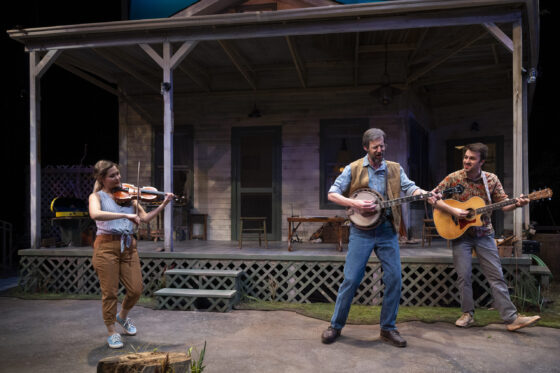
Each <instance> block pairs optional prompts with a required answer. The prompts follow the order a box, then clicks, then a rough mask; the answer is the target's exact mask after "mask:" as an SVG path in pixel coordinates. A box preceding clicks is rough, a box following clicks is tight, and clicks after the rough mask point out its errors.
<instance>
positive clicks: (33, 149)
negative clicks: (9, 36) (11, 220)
mask: <svg viewBox="0 0 560 373" xmlns="http://www.w3.org/2000/svg"><path fill="white" fill-rule="evenodd" d="M37 54H38V52H30V53H29V171H30V175H29V205H30V206H29V207H30V211H29V213H30V215H29V219H30V233H31V248H32V249H38V248H39V247H41V147H40V145H41V119H40V118H41V114H40V111H41V106H40V94H41V87H40V79H39V78H38V76H39V74H38V71H37V61H38V60H39V56H38V55H37Z"/></svg>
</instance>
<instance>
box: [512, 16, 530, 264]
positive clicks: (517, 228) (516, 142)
mask: <svg viewBox="0 0 560 373" xmlns="http://www.w3.org/2000/svg"><path fill="white" fill-rule="evenodd" d="M522 53H523V36H522V30H521V21H520V20H519V21H517V22H515V23H514V24H513V61H512V65H513V77H512V78H513V92H512V93H513V197H519V195H520V194H521V193H522V192H523V109H524V108H523V75H522V71H521V70H522V63H523V54H522ZM526 208H527V207H526ZM522 224H523V212H522V210H520V209H515V210H513V234H514V235H515V237H516V238H517V239H518V240H519V245H516V256H520V255H521V242H522V241H521V239H522V233H523V229H522V228H523V227H522Z"/></svg>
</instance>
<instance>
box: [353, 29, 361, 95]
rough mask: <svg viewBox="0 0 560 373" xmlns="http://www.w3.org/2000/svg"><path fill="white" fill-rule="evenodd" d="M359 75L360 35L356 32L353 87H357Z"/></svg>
mask: <svg viewBox="0 0 560 373" xmlns="http://www.w3.org/2000/svg"><path fill="white" fill-rule="evenodd" d="M359 73H360V33H359V32H356V39H355V41H354V87H357V86H358V78H359Z"/></svg>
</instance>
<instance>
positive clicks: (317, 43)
mask: <svg viewBox="0 0 560 373" xmlns="http://www.w3.org/2000/svg"><path fill="white" fill-rule="evenodd" d="M535 7H536V5H535V2H534V1H529V0H528V1H506V0H502V1H499V0H497V1H488V0H485V1H412V0H404V1H392V2H386V3H385V2H384V3H372V4H360V5H356V6H354V5H351V6H335V7H320V8H310V9H300V10H293V11H278V12H266V13H244V14H221V15H213V16H193V17H189V18H184V19H176V18H170V19H160V20H145V21H125V22H111V23H103V24H90V25H77V26H58V27H50V28H42V29H29V30H10V31H8V33H9V34H10V36H11V37H12V38H14V39H16V40H19V41H21V42H23V43H24V44H25V45H26V47H27V48H28V49H29V50H49V49H63V50H64V51H63V53H62V54H61V55H60V56H59V57H58V58H57V60H56V64H58V65H59V66H61V67H62V68H65V69H67V70H69V71H70V72H72V73H74V74H77V75H79V76H81V77H82V78H84V79H87V80H89V81H91V82H92V83H94V84H97V85H98V86H100V87H102V88H104V89H106V90H108V91H110V92H112V93H114V94H116V95H120V96H126V97H127V99H128V100H131V101H132V102H135V103H136V104H137V105H139V106H143V107H145V108H146V110H147V111H148V112H149V111H151V109H150V106H151V105H153V108H154V110H157V112H161V95H160V82H161V80H162V72H161V68H160V67H159V66H157V64H156V63H155V62H154V61H153V60H152V59H151V58H150V57H149V56H148V55H147V54H146V53H145V52H144V50H142V49H141V48H140V46H139V45H138V44H139V43H150V45H151V46H152V47H153V48H154V49H155V50H156V51H157V52H158V53H159V54H160V55H161V53H162V46H161V43H162V42H163V41H164V40H171V41H172V45H173V50H174V51H176V50H177V49H178V48H179V47H180V46H181V44H182V43H183V42H184V41H185V40H198V41H199V42H198V44H197V45H196V47H195V48H194V50H193V51H192V52H191V53H190V54H189V55H188V56H187V57H186V58H185V59H184V60H183V61H182V62H181V64H180V65H179V66H178V67H177V68H176V69H175V73H174V95H175V96H176V97H182V96H185V97H198V98H200V97H206V98H223V97H228V96H235V97H239V96H244V95H247V96H250V97H254V96H258V95H285V94H290V95H292V94H315V93H323V92H332V93H344V92H346V91H354V92H356V91H360V92H363V94H364V95H369V94H370V92H371V91H372V90H374V89H377V88H379V87H380V86H381V84H382V83H383V82H384V81H385V80H384V71H385V64H386V66H387V74H388V75H389V77H390V83H391V84H392V85H393V87H394V88H397V89H399V90H406V89H410V90H414V91H415V92H416V93H417V94H418V96H419V97H421V98H422V99H424V100H425V101H426V103H427V104H429V105H430V106H432V107H441V106H446V105H456V104H459V103H464V102H472V101H477V100H493V99H507V98H510V97H511V95H512V81H511V80H512V78H511V76H512V72H511V69H512V56H511V52H510V51H509V50H507V49H506V48H505V47H504V46H503V45H502V44H501V43H500V42H498V41H497V40H496V38H495V37H494V36H492V34H491V33H490V32H489V31H488V30H487V29H486V28H485V27H484V26H482V25H481V24H479V23H480V22H498V23H497V25H498V26H499V27H500V29H501V30H502V31H504V32H505V34H506V35H509V37H510V38H511V22H512V20H514V19H516V18H517V17H519V16H520V15H523V17H524V20H527V21H526V22H525V21H524V24H525V30H528V32H524V36H525V40H524V41H525V43H524V45H525V47H524V49H525V52H524V56H525V59H524V60H525V65H526V67H532V66H533V64H534V62H533V61H534V57H535V56H534V53H535V50H536V49H535V47H534V43H535V40H536V36H535V34H534V33H533V32H532V28H533V27H534V26H535V23H534V22H533V21H532V14H533V12H534V11H535ZM537 8H538V7H537ZM500 22H501V23H500ZM477 23H478V24H477ZM321 26H322V27H321ZM387 29H388V30H387ZM385 58H387V62H386V59H385ZM152 117H153V118H158V117H159V115H157V114H154V115H153V116H152ZM155 122H159V120H158V119H155Z"/></svg>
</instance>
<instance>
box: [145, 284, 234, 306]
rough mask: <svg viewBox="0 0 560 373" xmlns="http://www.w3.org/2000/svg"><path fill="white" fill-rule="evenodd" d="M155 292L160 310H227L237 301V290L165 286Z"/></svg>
mask: <svg viewBox="0 0 560 373" xmlns="http://www.w3.org/2000/svg"><path fill="white" fill-rule="evenodd" d="M154 294H155V296H156V300H157V309H160V310H162V309H167V310H182V311H197V310H206V311H218V312H227V311H231V309H232V307H233V306H234V305H235V304H236V303H237V290H206V289H173V288H163V289H160V290H158V291H156V292H155V293H154Z"/></svg>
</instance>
